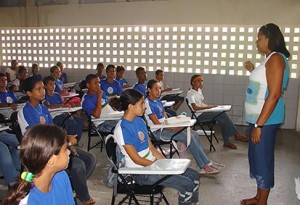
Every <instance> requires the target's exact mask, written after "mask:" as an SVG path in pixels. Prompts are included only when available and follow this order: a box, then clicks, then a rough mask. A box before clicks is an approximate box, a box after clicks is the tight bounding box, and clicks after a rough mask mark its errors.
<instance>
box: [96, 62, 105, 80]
mask: <svg viewBox="0 0 300 205" xmlns="http://www.w3.org/2000/svg"><path fill="white" fill-rule="evenodd" d="M104 68H105V66H104V64H103V63H98V64H97V68H96V70H97V73H96V75H97V76H98V77H99V79H100V81H101V80H105V79H106V76H105V75H103V71H104Z"/></svg>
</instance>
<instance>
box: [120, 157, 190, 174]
mask: <svg viewBox="0 0 300 205" xmlns="http://www.w3.org/2000/svg"><path fill="white" fill-rule="evenodd" d="M190 163H191V160H189V159H159V160H156V161H155V162H154V163H153V164H151V165H150V166H147V167H137V168H127V167H122V168H120V169H119V173H120V174H161V175H178V174H183V173H184V172H185V170H186V169H187V168H188V167H189V165H190Z"/></svg>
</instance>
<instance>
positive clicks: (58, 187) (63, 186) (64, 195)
mask: <svg viewBox="0 0 300 205" xmlns="http://www.w3.org/2000/svg"><path fill="white" fill-rule="evenodd" d="M41 204H42V205H53V204H64V205H74V204H75V201H74V197H73V192H72V188H71V183H70V180H69V177H68V175H67V173H66V172H65V171H60V172H57V173H56V174H55V175H54V177H53V179H52V181H51V187H50V191H49V192H48V193H44V192H41V191H40V190H38V189H37V188H36V187H35V186H33V188H32V189H31V190H30V191H29V194H28V195H27V196H26V197H25V198H23V199H22V200H21V201H20V203H19V205H41Z"/></svg>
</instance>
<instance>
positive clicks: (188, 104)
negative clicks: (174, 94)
mask: <svg viewBox="0 0 300 205" xmlns="http://www.w3.org/2000/svg"><path fill="white" fill-rule="evenodd" d="M185 102H186V105H187V106H188V108H189V109H190V111H191V114H192V119H197V116H196V112H195V111H194V109H193V108H192V107H191V105H190V103H189V100H188V99H187V98H185Z"/></svg>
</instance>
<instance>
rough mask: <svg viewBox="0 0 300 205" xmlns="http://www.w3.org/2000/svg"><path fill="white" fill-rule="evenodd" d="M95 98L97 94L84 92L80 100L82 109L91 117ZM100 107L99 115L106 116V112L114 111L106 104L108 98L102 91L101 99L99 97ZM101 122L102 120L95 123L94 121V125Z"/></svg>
mask: <svg viewBox="0 0 300 205" xmlns="http://www.w3.org/2000/svg"><path fill="white" fill-rule="evenodd" d="M97 98H98V97H97V94H94V95H89V94H85V95H84V96H83V97H82V101H81V105H82V109H83V110H84V111H85V112H86V113H87V114H88V115H89V116H91V117H92V112H93V111H94V110H95V108H96V104H97ZM101 107H102V110H101V115H100V117H106V116H107V115H108V113H112V112H114V110H113V109H112V107H111V106H110V105H109V104H108V98H107V97H106V95H105V94H104V93H103V95H102V99H101ZM101 123H103V122H97V123H95V125H96V126H98V125H100V124H101Z"/></svg>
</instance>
